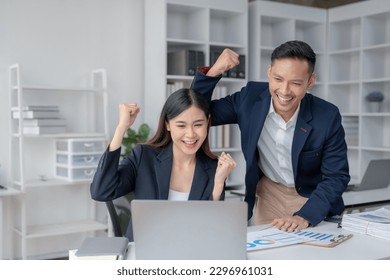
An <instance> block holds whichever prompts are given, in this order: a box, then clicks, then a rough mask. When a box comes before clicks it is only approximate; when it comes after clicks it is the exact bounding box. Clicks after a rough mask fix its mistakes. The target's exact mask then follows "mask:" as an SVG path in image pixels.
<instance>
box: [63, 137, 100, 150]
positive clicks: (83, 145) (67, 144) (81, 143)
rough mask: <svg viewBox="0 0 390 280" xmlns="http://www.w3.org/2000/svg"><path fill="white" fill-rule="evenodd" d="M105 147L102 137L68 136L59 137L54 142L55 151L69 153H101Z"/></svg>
mask: <svg viewBox="0 0 390 280" xmlns="http://www.w3.org/2000/svg"><path fill="white" fill-rule="evenodd" d="M105 149H106V140H105V139H104V138H70V139H60V140H57V142H56V150H57V152H69V153H85V152H87V153H91V152H100V153H102V152H103V151H104V150H105Z"/></svg>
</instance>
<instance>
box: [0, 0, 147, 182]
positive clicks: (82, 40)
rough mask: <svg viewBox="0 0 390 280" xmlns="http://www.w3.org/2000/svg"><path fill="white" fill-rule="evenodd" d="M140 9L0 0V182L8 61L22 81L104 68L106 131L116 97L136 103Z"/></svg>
mask: <svg viewBox="0 0 390 280" xmlns="http://www.w3.org/2000/svg"><path fill="white" fill-rule="evenodd" d="M143 9H144V4H143V1H142V0H114V1H113V0H66V1H64V0H34V1H30V0H0V98H1V101H0V127H1V135H2V136H1V137H0V183H2V184H4V183H6V182H7V181H8V180H9V178H8V174H9V166H8V162H9V155H8V142H9V139H8V136H9V134H10V128H9V92H8V66H9V65H10V64H13V63H19V64H20V65H21V69H22V75H23V79H24V81H25V82H26V83H28V84H42V85H52V86H66V87H71V86H80V85H84V84H86V83H88V82H89V81H88V78H89V73H90V71H91V70H92V69H94V68H99V67H104V68H106V69H107V72H108V87H109V101H108V103H109V114H108V115H109V120H108V121H109V127H110V132H111V134H112V133H113V131H114V128H115V125H116V121H117V116H118V112H117V109H118V104H119V103H120V102H125V101H136V102H138V103H140V104H141V105H142V92H143V33H144V32H143V24H142V23H143ZM86 78H87V79H86ZM141 117H142V116H141ZM141 121H142V120H139V121H138V122H137V123H136V124H135V125H136V126H137V125H138V124H139V123H140V122H141ZM32 160H33V159H32Z"/></svg>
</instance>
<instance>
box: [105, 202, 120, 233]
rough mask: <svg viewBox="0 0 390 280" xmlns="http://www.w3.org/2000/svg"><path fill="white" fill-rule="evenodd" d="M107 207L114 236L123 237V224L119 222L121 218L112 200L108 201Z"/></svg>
mask: <svg viewBox="0 0 390 280" xmlns="http://www.w3.org/2000/svg"><path fill="white" fill-rule="evenodd" d="M106 206H107V210H108V214H109V215H110V219H111V223H112V230H113V232H114V236H123V232H122V228H121V224H120V222H119V217H118V213H117V212H116V208H115V205H114V202H113V201H112V200H111V201H106Z"/></svg>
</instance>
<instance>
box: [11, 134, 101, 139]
mask: <svg viewBox="0 0 390 280" xmlns="http://www.w3.org/2000/svg"><path fill="white" fill-rule="evenodd" d="M12 136H13V137H21V136H20V134H19V133H14V134H13V135H12ZM23 137H24V138H88V137H105V134H104V133H55V134H40V135H34V134H23Z"/></svg>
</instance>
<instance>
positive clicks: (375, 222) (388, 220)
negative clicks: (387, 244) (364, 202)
mask: <svg viewBox="0 0 390 280" xmlns="http://www.w3.org/2000/svg"><path fill="white" fill-rule="evenodd" d="M341 226H342V228H343V229H345V230H349V231H353V232H358V233H363V234H368V235H372V236H375V237H380V238H384V239H387V240H390V210H389V209H386V208H380V209H377V210H374V211H366V212H359V213H352V214H344V215H343V219H342V221H341Z"/></svg>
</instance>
